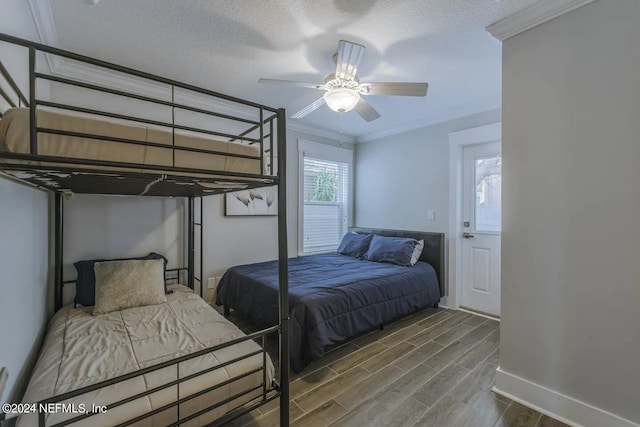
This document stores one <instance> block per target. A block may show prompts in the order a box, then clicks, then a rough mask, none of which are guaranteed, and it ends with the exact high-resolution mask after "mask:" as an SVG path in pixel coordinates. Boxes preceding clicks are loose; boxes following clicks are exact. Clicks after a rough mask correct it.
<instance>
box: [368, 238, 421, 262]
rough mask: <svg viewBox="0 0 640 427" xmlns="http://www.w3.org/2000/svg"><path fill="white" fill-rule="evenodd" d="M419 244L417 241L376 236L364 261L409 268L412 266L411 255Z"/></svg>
mask: <svg viewBox="0 0 640 427" xmlns="http://www.w3.org/2000/svg"><path fill="white" fill-rule="evenodd" d="M417 243H418V241H417V240H415V239H407V238H405V237H386V236H380V235H378V234H374V235H373V239H371V243H369V250H367V253H366V254H364V259H366V260H367V261H375V262H388V263H391V264H397V265H405V266H407V265H410V264H411V255H413V250H414V249H415V247H416V244H417Z"/></svg>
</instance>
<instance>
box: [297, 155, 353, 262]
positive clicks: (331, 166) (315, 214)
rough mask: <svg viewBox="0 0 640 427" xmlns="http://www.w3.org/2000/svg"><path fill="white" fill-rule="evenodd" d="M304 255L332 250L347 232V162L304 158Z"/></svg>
mask: <svg viewBox="0 0 640 427" xmlns="http://www.w3.org/2000/svg"><path fill="white" fill-rule="evenodd" d="M303 166H304V167H303V172H304V177H303V179H304V189H303V203H304V207H303V222H304V224H303V236H302V237H303V238H302V242H303V248H302V252H303V253H304V254H312V253H319V252H330V251H335V250H336V249H337V248H338V245H339V244H340V240H341V239H342V236H343V235H344V234H345V233H346V232H347V227H348V217H349V163H343V162H337V161H332V160H323V159H317V158H313V157H307V156H305V157H304V165H303Z"/></svg>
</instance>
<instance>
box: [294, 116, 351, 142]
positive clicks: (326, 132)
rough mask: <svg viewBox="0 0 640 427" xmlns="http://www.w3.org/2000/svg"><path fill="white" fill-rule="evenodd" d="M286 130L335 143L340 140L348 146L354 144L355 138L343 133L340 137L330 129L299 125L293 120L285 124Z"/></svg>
mask: <svg viewBox="0 0 640 427" xmlns="http://www.w3.org/2000/svg"><path fill="white" fill-rule="evenodd" d="M287 129H289V130H292V131H295V132H302V133H306V134H309V135H313V136H320V137H323V138H329V139H334V140H336V141H339V140H341V139H342V142H348V143H350V144H354V143H355V142H356V138H355V137H354V136H353V135H348V134H345V133H343V134H342V136H341V135H340V132H336V131H334V130H331V129H326V128H321V127H318V126H312V125H308V124H304V123H300V122H297V121H293V120H289V121H288V122H287Z"/></svg>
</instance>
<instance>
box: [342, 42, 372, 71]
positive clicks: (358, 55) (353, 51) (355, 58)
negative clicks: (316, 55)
mask: <svg viewBox="0 0 640 427" xmlns="http://www.w3.org/2000/svg"><path fill="white" fill-rule="evenodd" d="M365 50H366V48H365V47H364V46H362V45H361V44H357V43H351V42H348V41H346V40H340V42H339V43H338V54H337V56H336V77H339V78H341V79H344V80H354V79H355V77H356V74H357V73H358V66H359V65H360V62H361V61H362V57H363V56H364V51H365Z"/></svg>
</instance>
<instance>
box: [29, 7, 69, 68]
mask: <svg viewBox="0 0 640 427" xmlns="http://www.w3.org/2000/svg"><path fill="white" fill-rule="evenodd" d="M27 3H28V4H29V11H31V16H32V17H33V22H34V24H35V27H36V32H37V33H38V38H39V39H40V43H42V44H46V45H49V46H53V47H58V33H57V32H56V25H55V22H54V20H53V11H52V10H51V4H50V3H49V0H27ZM45 58H46V60H47V66H48V67H49V71H50V72H53V70H55V69H56V67H57V66H58V65H59V63H60V59H61V58H60V57H59V56H55V55H45Z"/></svg>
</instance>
